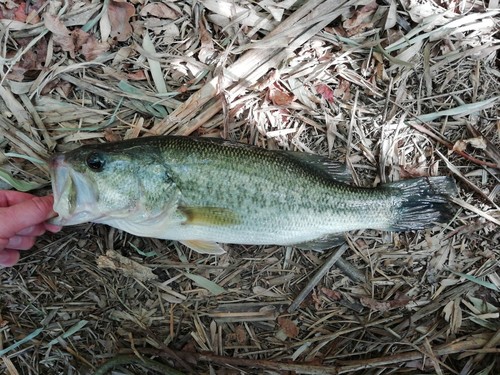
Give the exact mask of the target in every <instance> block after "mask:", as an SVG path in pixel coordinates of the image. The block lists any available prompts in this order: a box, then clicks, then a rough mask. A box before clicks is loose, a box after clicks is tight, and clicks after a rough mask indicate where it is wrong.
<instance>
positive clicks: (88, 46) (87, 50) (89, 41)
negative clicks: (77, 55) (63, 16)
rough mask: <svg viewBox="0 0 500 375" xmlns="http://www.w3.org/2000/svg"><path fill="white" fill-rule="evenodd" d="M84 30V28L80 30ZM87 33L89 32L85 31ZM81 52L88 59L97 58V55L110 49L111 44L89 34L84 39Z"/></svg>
mask: <svg viewBox="0 0 500 375" xmlns="http://www.w3.org/2000/svg"><path fill="white" fill-rule="evenodd" d="M79 31H81V32H83V31H82V30H79ZM85 34H87V33H85ZM82 41H83V44H82V45H81V53H82V55H83V56H84V57H85V60H86V61H92V60H95V59H96V58H97V57H99V56H100V55H102V54H103V53H104V52H106V51H108V50H109V48H110V46H109V44H108V43H101V42H98V41H97V39H96V38H95V36H93V35H90V34H87V37H86V39H82Z"/></svg>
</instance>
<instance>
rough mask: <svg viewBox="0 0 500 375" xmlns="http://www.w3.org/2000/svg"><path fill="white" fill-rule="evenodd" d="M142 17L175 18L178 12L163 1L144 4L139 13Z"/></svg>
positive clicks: (177, 16)
mask: <svg viewBox="0 0 500 375" xmlns="http://www.w3.org/2000/svg"><path fill="white" fill-rule="evenodd" d="M139 14H140V15H141V16H143V17H147V16H153V17H158V18H169V19H171V20H176V19H177V18H179V16H180V14H179V13H178V12H176V11H175V10H173V9H172V8H169V7H168V5H166V4H163V3H149V4H147V5H145V6H144V7H143V8H142V9H141V12H140V13H139Z"/></svg>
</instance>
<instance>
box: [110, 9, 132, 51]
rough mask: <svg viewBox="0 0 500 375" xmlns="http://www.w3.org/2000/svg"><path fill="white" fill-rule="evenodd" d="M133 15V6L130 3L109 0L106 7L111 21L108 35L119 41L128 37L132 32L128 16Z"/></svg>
mask: <svg viewBox="0 0 500 375" xmlns="http://www.w3.org/2000/svg"><path fill="white" fill-rule="evenodd" d="M133 16H135V7H134V6H133V5H132V4H130V3H128V2H125V1H114V0H111V1H110V2H109V7H108V17H109V22H110V23H111V34H110V36H111V37H112V38H115V39H116V40H117V41H119V42H124V41H126V40H127V39H128V38H130V37H131V36H132V33H133V30H132V26H131V25H130V18H131V17H133Z"/></svg>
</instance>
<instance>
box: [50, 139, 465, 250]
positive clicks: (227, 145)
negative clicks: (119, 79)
mask: <svg viewBox="0 0 500 375" xmlns="http://www.w3.org/2000/svg"><path fill="white" fill-rule="evenodd" d="M49 165H50V175H51V183H52V190H53V194H54V211H55V212H56V213H57V214H58V216H57V217H55V218H54V219H53V221H52V222H53V223H54V224H57V225H62V226H66V225H76V224H81V223H85V222H93V223H101V224H107V225H109V226H111V227H115V228H118V229H120V230H123V231H126V232H129V233H131V234H133V235H137V236H142V237H153V238H159V239H166V240H175V241H180V242H181V243H182V244H184V245H186V246H187V247H189V248H191V249H193V250H195V251H197V252H200V253H205V254H222V253H224V252H225V250H224V248H223V246H222V245H221V244H240V245H280V246H295V247H298V248H301V249H311V250H318V251H321V250H325V249H328V248H331V247H332V246H333V245H335V244H337V243H338V242H339V237H340V238H342V236H343V233H344V232H347V231H353V230H360V229H375V230H384V231H397V232H400V231H410V230H419V229H424V228H428V227H432V226H434V225H436V224H438V223H445V222H447V221H448V220H450V218H451V217H452V215H453V207H452V206H451V204H450V200H449V197H450V196H452V195H455V194H456V193H457V187H456V184H455V182H454V180H453V179H452V178H451V177H447V176H435V177H422V178H414V179H408V180H401V181H396V182H390V183H385V184H381V185H379V186H377V187H375V188H367V187H359V186H354V184H353V183H352V178H351V175H350V173H349V170H348V169H347V168H346V167H345V164H342V163H338V162H334V161H332V160H330V159H329V158H327V157H323V156H319V155H314V154H308V153H303V152H296V151H284V150H268V149H263V148H259V147H255V146H251V145H247V144H243V143H237V142H231V141H226V140H222V139H216V138H203V137H188V136H151V137H142V138H136V139H130V140H125V141H118V142H111V143H101V144H90V145H83V146H80V147H79V148H76V149H74V150H72V151H69V152H65V153H60V154H56V155H55V156H54V157H53V158H52V159H51V161H50V163H49Z"/></svg>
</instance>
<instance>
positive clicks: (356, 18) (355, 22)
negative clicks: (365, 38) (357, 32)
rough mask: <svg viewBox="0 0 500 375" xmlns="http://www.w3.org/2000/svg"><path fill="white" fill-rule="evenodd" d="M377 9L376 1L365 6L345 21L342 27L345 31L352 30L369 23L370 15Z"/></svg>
mask: <svg viewBox="0 0 500 375" xmlns="http://www.w3.org/2000/svg"><path fill="white" fill-rule="evenodd" d="M377 8H378V5H377V2H376V1H372V2H371V3H368V4H366V5H365V6H364V7H361V8H360V9H359V10H357V11H355V12H354V14H353V16H352V17H351V18H349V19H347V20H345V21H344V24H343V26H344V27H345V28H346V29H352V28H355V27H358V26H361V25H362V24H364V23H369V20H370V18H371V15H372V14H373V13H375V11H376V10H377Z"/></svg>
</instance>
